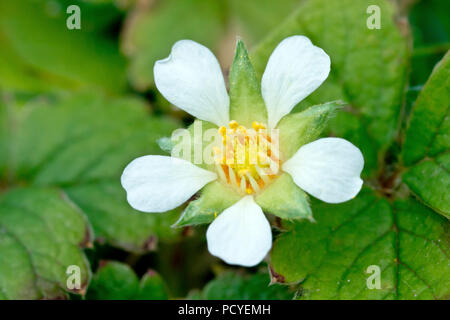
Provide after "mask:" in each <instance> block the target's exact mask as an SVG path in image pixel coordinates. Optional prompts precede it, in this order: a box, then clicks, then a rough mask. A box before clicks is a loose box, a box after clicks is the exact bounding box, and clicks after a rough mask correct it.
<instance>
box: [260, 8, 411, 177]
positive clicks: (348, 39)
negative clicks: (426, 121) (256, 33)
mask: <svg viewBox="0 0 450 320" xmlns="http://www.w3.org/2000/svg"><path fill="white" fill-rule="evenodd" d="M369 5H377V6H379V7H380V10H381V29H373V30H371V29H368V28H367V26H366V20H367V18H368V17H369V15H368V14H367V13H366V9H367V7H368V6H369ZM399 27H400V28H401V29H400V28H399ZM405 28H406V25H405V23H404V22H403V23H401V21H399V20H397V16H396V10H395V7H394V6H393V4H392V3H391V2H388V1H384V0H377V1H372V0H370V1H369V0H356V1H355V0H343V1H326V0H309V1H304V2H302V5H301V6H300V7H299V8H298V9H297V10H296V12H295V13H294V14H293V15H292V16H291V17H290V18H289V19H288V20H287V21H286V22H285V23H283V24H282V25H281V26H280V27H279V28H278V29H277V30H276V31H275V32H273V33H272V34H270V35H269V36H268V38H267V39H266V40H264V41H263V42H262V43H261V44H260V45H258V46H257V47H256V48H255V50H254V51H253V55H252V57H253V60H252V61H253V63H254V66H255V69H256V71H257V73H259V74H260V75H262V73H263V71H264V68H265V66H266V63H267V60H268V58H269V56H270V54H271V52H272V51H273V49H274V48H275V47H276V45H277V44H278V43H279V42H280V41H281V40H283V39H284V38H286V37H288V36H291V35H306V36H307V37H309V38H310V39H311V41H312V42H313V43H314V44H315V45H316V46H319V47H321V48H323V49H324V50H325V52H326V53H327V54H328V55H329V56H330V57H331V63H332V66H331V74H330V76H329V77H328V79H327V80H326V81H325V83H324V84H323V85H322V86H321V87H320V88H319V89H318V90H317V91H316V92H314V93H313V94H312V95H311V96H310V97H308V98H307V99H305V100H304V101H303V102H302V103H301V104H300V105H299V106H298V107H296V108H297V109H296V110H299V109H303V108H305V106H310V105H314V104H320V103H324V102H327V101H330V100H339V99H340V100H343V101H345V102H347V103H349V104H350V107H349V108H348V109H347V112H349V113H350V114H351V116H347V115H345V114H344V115H338V116H337V117H336V119H335V120H334V121H332V123H331V132H334V131H337V132H336V133H339V134H344V135H343V136H342V135H340V136H341V137H343V138H346V139H348V140H350V141H351V142H354V143H355V144H356V145H358V146H359V147H360V148H361V150H362V152H363V154H368V155H373V154H374V153H376V150H377V149H379V148H380V149H381V150H380V151H383V150H385V149H386V146H387V145H389V144H390V142H391V141H392V139H393V138H394V135H395V132H396V129H397V126H398V120H399V114H400V110H401V107H402V103H403V94H404V90H405V84H406V75H407V69H408V54H409V53H408V40H407V38H406V37H405V36H403V35H402V32H404V31H405V30H404V29H405ZM353 118H356V119H355V120H353ZM355 121H357V122H358V124H359V125H358V126H357V127H356V128H355V126H354V122H355ZM366 130H367V131H366ZM361 131H362V132H361ZM364 131H366V132H364ZM361 133H363V134H364V136H365V137H366V138H367V139H366V140H368V141H370V142H368V143H363V144H361V145H360V144H359V143H360V142H361V141H360V140H359V139H357V138H356V137H357V136H358V135H360V134H361ZM377 146H378V148H377ZM371 160H373V159H371ZM376 163H377V161H369V162H368V163H367V165H366V166H365V171H364V173H365V174H366V175H368V174H370V173H374V169H375V168H374V167H373V166H374V165H376Z"/></svg>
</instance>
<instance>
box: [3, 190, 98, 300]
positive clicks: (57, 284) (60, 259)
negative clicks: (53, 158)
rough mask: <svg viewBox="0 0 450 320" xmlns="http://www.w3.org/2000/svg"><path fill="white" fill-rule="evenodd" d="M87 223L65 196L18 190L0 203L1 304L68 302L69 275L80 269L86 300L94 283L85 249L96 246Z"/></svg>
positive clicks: (81, 290)
mask: <svg viewBox="0 0 450 320" xmlns="http://www.w3.org/2000/svg"><path fill="white" fill-rule="evenodd" d="M91 238H92V234H91V231H90V226H89V224H88V222H87V220H86V217H85V216H84V215H83V214H82V213H81V212H80V210H79V209H78V208H76V206H74V205H73V204H72V203H71V201H70V200H69V199H67V197H66V196H65V195H64V193H62V192H60V191H58V190H55V189H49V188H32V187H31V188H23V189H21V188H20V189H15V190H14V191H10V192H8V193H6V194H5V195H3V196H2V197H1V199H0V299H58V298H66V297H67V296H66V293H65V292H66V291H68V290H69V289H68V288H67V286H66V281H67V278H68V275H67V274H66V270H67V268H68V267H69V266H71V265H75V266H78V267H79V268H80V281H81V288H80V289H79V290H77V289H73V290H71V291H73V292H75V293H81V294H83V293H84V292H85V291H86V287H87V285H88V282H89V279H90V276H91V274H90V268H89V264H88V262H87V260H86V258H85V256H84V254H83V252H82V250H81V248H83V247H86V246H87V245H91V246H92V244H90V241H92V240H91Z"/></svg>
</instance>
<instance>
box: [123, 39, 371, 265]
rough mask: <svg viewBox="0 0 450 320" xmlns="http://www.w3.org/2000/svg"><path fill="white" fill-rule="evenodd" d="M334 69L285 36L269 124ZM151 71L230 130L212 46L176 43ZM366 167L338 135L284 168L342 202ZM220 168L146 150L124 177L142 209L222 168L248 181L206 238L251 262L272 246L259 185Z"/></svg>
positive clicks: (271, 88) (276, 58)
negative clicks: (210, 168)
mask: <svg viewBox="0 0 450 320" xmlns="http://www.w3.org/2000/svg"><path fill="white" fill-rule="evenodd" d="M329 72H330V58H329V57H328V55H327V54H326V53H325V52H324V51H323V50H322V49H320V48H318V47H316V46H314V45H313V44H312V43H311V41H310V40H309V39H308V38H306V37H304V36H292V37H289V38H286V39H285V40H283V41H282V42H281V43H280V44H279V45H278V46H277V48H276V49H275V50H274V52H273V53H272V55H271V57H270V59H269V61H268V64H267V67H266V70H265V72H264V74H263V77H262V82H261V92H262V96H263V99H264V102H265V104H266V108H267V114H268V127H269V128H275V127H276V126H277V124H278V122H279V120H280V119H281V118H283V117H284V116H285V115H287V114H288V113H290V111H291V110H292V109H293V108H294V106H295V105H297V104H298V103H299V102H300V101H301V100H302V99H304V98H305V97H307V96H308V95H309V94H310V93H312V92H313V91H314V90H315V89H317V88H318V87H319V86H320V85H321V84H322V82H323V81H325V79H326V78H327V76H328V74H329ZM154 76H155V84H156V86H157V88H158V90H159V91H160V92H161V93H162V94H163V96H164V97H165V98H166V99H167V100H169V101H170V102H171V103H172V104H174V105H176V106H177V107H179V108H181V109H183V110H185V111H186V112H189V113H190V114H192V115H193V116H195V117H196V118H198V119H201V120H205V121H209V122H212V123H214V124H216V125H217V126H219V127H225V128H227V129H226V130H230V129H229V128H230V124H229V120H230V119H229V97H228V94H227V90H226V87H225V82H224V78H223V75H222V72H221V69H220V66H219V63H218V61H217V60H216V58H215V57H214V55H213V54H212V52H211V51H210V50H209V49H207V48H206V47H204V46H202V45H200V44H198V43H196V42H193V41H190V40H182V41H179V42H177V43H176V44H175V45H174V46H173V48H172V52H171V54H170V56H169V57H168V58H166V59H164V60H160V61H157V62H156V64H155V67H154ZM363 165H364V159H363V157H362V154H361V152H360V150H359V149H358V148H357V147H355V146H354V145H353V144H351V143H350V142H348V141H346V140H344V139H340V138H323V139H319V140H316V141H314V142H311V143H308V144H306V145H303V146H302V147H300V148H299V149H298V151H297V152H296V153H295V154H294V155H293V156H292V157H291V158H290V159H289V160H287V161H285V162H284V163H283V164H282V166H281V169H282V170H283V171H284V172H287V173H288V174H290V175H291V176H292V178H293V180H294V182H295V184H297V185H298V186H299V187H300V188H301V189H303V190H305V191H306V192H308V193H309V194H311V195H313V196H314V197H316V198H318V199H320V200H322V201H325V202H329V203H339V202H344V201H347V200H349V199H351V198H353V197H355V195H356V194H357V193H358V192H359V190H360V189H361V186H362V183H363V181H362V180H361V178H360V174H361V171H362V169H363ZM218 167H219V170H218V171H217V172H211V171H208V170H205V169H202V168H199V167H197V166H195V165H194V164H192V163H190V162H188V161H186V160H182V159H178V158H173V157H168V156H153V155H149V156H144V157H141V158H138V159H135V160H134V161H132V162H131V163H130V164H129V165H128V166H127V167H126V168H125V170H124V172H123V175H122V179H121V181H122V186H123V187H124V188H125V190H126V191H127V198H128V202H129V203H130V205H131V206H132V207H133V208H135V209H137V210H140V211H145V212H164V211H167V210H171V209H173V208H175V207H178V206H179V205H181V204H182V203H183V202H185V201H187V200H188V199H189V198H190V197H192V196H193V195H194V194H195V193H196V192H197V191H199V190H200V189H201V188H203V187H204V186H205V185H206V184H208V183H210V182H211V181H213V180H216V179H218V178H219V177H224V175H223V174H224V173H225V174H228V175H229V176H228V177H227V179H228V181H230V180H234V183H235V184H236V185H237V186H238V187H239V185H240V186H242V190H243V191H245V189H246V186H249V188H247V189H249V190H247V191H248V193H249V195H246V194H245V192H244V193H243V194H242V198H241V200H239V201H238V202H236V203H235V204H234V205H232V206H231V207H229V208H228V209H226V210H224V211H223V212H222V213H221V214H220V215H219V216H218V217H217V218H216V219H215V220H214V221H213V222H212V223H211V225H210V226H209V228H208V231H207V234H206V236H207V241H208V249H209V251H210V252H211V254H213V255H215V256H217V257H219V258H221V259H222V260H224V261H225V262H227V263H229V264H235V265H242V266H254V265H256V264H258V263H259V262H261V260H263V259H264V257H265V256H266V255H267V253H268V252H269V250H270V248H271V246H272V233H271V228H270V224H269V222H268V221H267V219H266V218H265V216H264V213H263V211H262V209H261V208H260V207H259V206H258V205H257V204H256V202H255V201H254V198H253V195H252V193H254V192H256V191H258V190H259V186H258V185H257V184H255V181H254V179H252V176H251V175H249V174H246V175H245V176H244V175H243V176H240V175H235V171H234V170H232V169H231V168H228V169H226V170H228V172H224V171H223V169H220V168H222V166H218ZM244 169H246V168H244ZM257 169H258V168H257ZM244 172H247V170H244ZM236 179H237V181H236ZM239 179H241V180H240V181H241V182H242V183H239ZM263 184H264V183H263Z"/></svg>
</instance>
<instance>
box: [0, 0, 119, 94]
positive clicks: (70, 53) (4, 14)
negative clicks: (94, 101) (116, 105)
mask: <svg viewBox="0 0 450 320" xmlns="http://www.w3.org/2000/svg"><path fill="white" fill-rule="evenodd" d="M66 8H67V6H63V3H60V2H57V1H36V0H20V1H14V2H13V1H2V2H1V4H0V43H1V45H2V50H1V51H2V53H0V55H1V56H3V57H5V58H7V61H10V60H11V61H12V64H5V66H6V68H5V69H3V68H2V69H0V70H2V71H0V78H1V79H2V80H1V81H0V85H2V86H3V87H4V88H6V89H10V90H14V89H20V90H25V89H26V90H31V91H33V92H40V91H43V90H48V89H49V88H55V87H56V88H65V89H77V88H85V87H91V88H96V89H100V90H103V91H106V92H109V93H116V92H120V91H124V89H125V86H126V82H125V81H126V79H125V76H126V75H125V59H124V58H123V57H122V56H121V55H120V54H119V50H118V47H117V46H116V45H115V44H114V42H113V41H111V40H110V39H107V38H105V37H100V36H98V34H95V33H93V32H85V31H84V29H83V27H84V26H86V25H85V24H84V22H86V21H94V20H93V19H92V18H91V19H89V18H87V19H84V14H86V15H87V17H89V15H88V14H89V13H88V12H89V11H83V19H82V21H83V24H82V29H81V30H69V29H68V28H67V27H66V19H67V17H68V16H69V15H68V14H66ZM83 8H84V9H85V8H86V7H85V6H83ZM104 13H105V16H106V12H104ZM99 16H101V15H99ZM86 27H87V26H86ZM92 28H94V27H92ZM3 48H5V49H3ZM3 51H5V52H3ZM10 57H13V58H12V59H10ZM3 63H4V62H0V64H3ZM22 78H24V79H25V83H22V81H21V79H22Z"/></svg>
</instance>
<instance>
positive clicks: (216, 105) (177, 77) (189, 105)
mask: <svg viewBox="0 0 450 320" xmlns="http://www.w3.org/2000/svg"><path fill="white" fill-rule="evenodd" d="M153 72H154V76H155V84H156V87H157V88H158V90H159V91H160V92H161V94H162V95H163V96H164V97H165V98H166V99H167V100H169V101H170V102H171V103H172V104H174V105H176V106H177V107H178V108H180V109H183V110H184V111H186V112H189V113H190V114H191V115H193V116H194V117H196V118H198V119H201V120H206V121H210V122H213V123H215V124H217V125H218V126H222V125H226V124H227V123H228V120H229V105H230V100H229V98H228V93H227V89H226V87H225V81H224V79H223V75H222V70H221V69H220V65H219V62H218V61H217V59H216V57H215V56H214V54H213V53H212V52H211V51H210V50H209V49H208V48H206V47H205V46H202V45H201V44H199V43H197V42H194V41H191V40H181V41H178V42H177V43H175V44H174V45H173V47H172V51H171V53H170V55H169V57H167V58H166V59H163V60H159V61H156V63H155V67H154V69H153Z"/></svg>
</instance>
